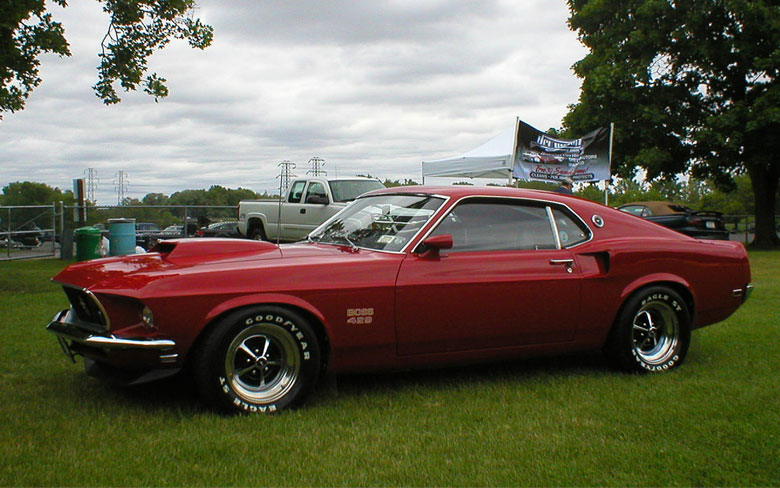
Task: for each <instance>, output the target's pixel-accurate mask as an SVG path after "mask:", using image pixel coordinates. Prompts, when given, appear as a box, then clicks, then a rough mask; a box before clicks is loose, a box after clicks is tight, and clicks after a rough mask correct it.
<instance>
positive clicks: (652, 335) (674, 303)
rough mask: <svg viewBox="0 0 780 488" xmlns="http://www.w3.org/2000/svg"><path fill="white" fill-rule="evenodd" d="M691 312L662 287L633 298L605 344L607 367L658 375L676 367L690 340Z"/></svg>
mask: <svg viewBox="0 0 780 488" xmlns="http://www.w3.org/2000/svg"><path fill="white" fill-rule="evenodd" d="M690 317H691V316H690V313H689V312H688V306H687V305H686V303H685V300H683V299H682V298H681V297H680V295H679V294H678V293H676V292H675V291H674V290H671V289H670V288H667V287H664V286H653V287H648V288H645V289H642V290H640V291H638V292H637V293H635V294H634V295H632V296H631V297H630V298H629V299H628V301H626V303H625V306H624V307H623V308H622V310H621V312H620V315H618V318H617V321H616V322H615V324H614V326H613V328H612V331H611V333H610V335H609V338H608V339H607V343H606V344H605V345H604V352H605V354H606V356H607V359H608V360H609V362H610V364H611V365H612V366H613V367H615V368H617V369H620V370H623V371H629V372H642V373H645V372H650V373H658V372H663V371H666V370H668V369H670V368H673V367H675V366H679V365H680V364H681V363H682V362H683V360H684V359H685V355H686V353H687V352H688V346H689V345H690V341H691V326H690V321H691V319H690Z"/></svg>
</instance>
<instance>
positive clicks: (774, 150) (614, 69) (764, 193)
mask: <svg viewBox="0 0 780 488" xmlns="http://www.w3.org/2000/svg"><path fill="white" fill-rule="evenodd" d="M568 3H569V8H570V11H571V17H570V19H569V24H570V26H571V28H572V29H573V30H575V31H576V32H577V33H578V35H579V39H580V41H581V42H582V43H583V44H585V46H586V47H588V48H589V50H590V52H589V54H588V55H587V56H585V58H583V59H582V60H580V61H579V62H577V63H576V64H575V66H574V70H575V73H576V74H577V76H579V77H581V78H582V79H583V83H582V91H581V94H580V99H579V103H577V104H576V105H573V106H571V107H570V111H569V113H568V114H567V115H566V117H565V119H564V125H565V127H566V128H567V130H568V131H569V132H571V133H582V132H584V131H587V130H591V129H592V128H593V127H598V126H604V125H606V124H608V123H610V122H614V123H615V140H614V147H613V168H614V171H615V173H616V174H617V175H619V176H621V177H623V178H631V177H632V176H633V175H634V173H635V171H636V169H637V168H639V167H641V168H644V169H645V170H646V172H647V178H648V179H649V180H650V181H657V180H659V179H666V180H670V181H671V180H674V178H675V177H676V175H678V174H680V173H684V172H688V171H690V175H691V176H692V177H693V178H695V179H698V180H703V179H708V180H710V181H712V182H713V183H714V184H715V186H717V187H718V188H719V189H721V190H724V191H727V190H731V189H733V188H734V187H735V181H734V179H733V178H734V176H735V175H738V174H742V173H745V172H747V173H748V174H749V175H750V179H751V183H752V186H753V190H754V194H755V197H756V205H755V207H756V218H757V224H758V229H757V240H759V241H761V242H763V243H766V244H770V245H771V244H774V245H777V244H778V243H780V240H778V239H777V236H776V235H775V230H774V213H773V212H774V209H775V203H776V198H777V194H778V182H779V181H780V162H778V157H777V156H778V154H780V138H778V137H777V134H778V133H780V86H778V75H780V51H779V50H778V48H777V46H780V5H778V4H777V2H775V1H772V0H752V1H749V2H748V1H745V0H733V1H732V0H695V1H689V2H668V1H666V0H629V1H625V2H614V1H587V0H568Z"/></svg>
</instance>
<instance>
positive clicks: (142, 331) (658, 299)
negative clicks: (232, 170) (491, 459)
mask: <svg viewBox="0 0 780 488" xmlns="http://www.w3.org/2000/svg"><path fill="white" fill-rule="evenodd" d="M53 280H54V281H56V282H58V283H61V284H62V285H63V288H64V290H65V293H66V294H67V296H68V298H69V300H70V302H71V307H70V309H68V310H63V311H62V312H60V313H59V314H57V316H56V317H55V318H54V320H53V321H52V322H51V323H50V324H49V325H48V330H50V331H51V332H53V333H54V334H56V335H57V336H58V338H59V340H60V343H61V344H62V346H63V348H64V350H65V352H66V353H67V354H68V355H69V356H70V357H71V358H73V356H76V355H81V356H83V357H84V361H85V365H86V367H87V370H88V372H90V373H92V374H95V375H110V376H111V377H114V378H121V379H123V380H125V381H127V382H131V383H132V382H143V381H149V380H153V379H157V378H161V377H164V376H167V375H171V374H174V373H177V372H179V371H180V370H182V369H186V370H188V371H189V372H190V373H191V374H192V376H193V377H194V379H195V384H196V385H197V388H198V389H199V391H200V393H201V395H202V397H203V398H204V399H205V400H206V401H208V402H209V403H211V404H213V405H215V406H217V407H219V408H222V409H226V410H237V411H247V412H256V411H260V412H274V411H277V410H280V409H282V408H285V407H290V406H293V405H295V404H298V403H300V402H301V401H302V400H303V399H304V397H305V396H306V394H307V393H308V392H309V391H310V390H311V389H312V386H313V385H314V384H315V383H316V382H317V380H318V378H320V377H321V375H322V374H323V372H324V371H325V370H326V368H327V370H328V371H330V372H334V373H345V372H357V371H361V372H363V371H367V370H387V369H408V368H413V367H428V366H433V365H448V364H464V363H467V362H477V361H493V360H500V359H506V358H513V357H518V356H526V355H537V354H552V353H562V352H565V351H575V350H592V349H603V350H604V352H605V354H606V356H607V358H608V359H609V362H610V363H611V364H612V365H614V366H616V367H617V368H619V369H623V370H628V371H648V372H660V371H665V370H667V369H669V368H672V367H675V366H677V365H679V364H680V363H681V362H682V361H683V359H684V358H685V354H686V351H687V349H688V344H689V342H690V334H691V331H692V330H693V329H696V328H699V327H702V326H705V325H708V324H712V323H715V322H718V321H721V320H723V319H725V318H726V317H728V316H729V315H731V314H732V313H733V312H734V311H735V310H736V309H737V308H738V307H739V306H740V305H741V304H742V303H743V302H744V301H745V300H746V299H747V297H748V295H749V293H750V291H751V288H752V287H751V285H750V268H749V265H748V259H747V254H746V252H745V249H744V247H743V246H742V245H741V244H739V243H734V242H720V241H717V242H714V241H700V240H696V239H693V238H691V237H687V236H684V235H682V234H679V233H677V232H674V231H672V230H669V229H666V228H663V227H661V226H658V225H655V224H652V223H649V222H646V221H645V220H643V219H641V218H639V217H635V216H633V215H629V214H626V213H624V212H620V211H618V210H614V209H611V208H608V207H605V206H603V205H599V204H597V203H593V202H589V201H586V200H581V199H579V198H576V197H571V196H566V195H561V194H556V193H550V192H544V191H534V190H516V189H510V188H480V187H424V186H423V187H407V188H389V189H385V190H378V191H374V192H371V193H369V194H366V195H364V196H362V197H361V198H359V199H357V200H356V201H355V202H353V203H352V204H351V205H349V206H348V207H347V208H345V209H344V210H343V211H341V212H339V213H338V214H337V215H335V216H334V217H332V218H331V219H330V220H328V221H326V222H325V223H323V224H322V225H321V226H320V227H319V228H317V229H316V230H315V231H313V232H312V233H311V234H310V235H309V236H308V239H307V241H303V242H300V243H295V244H285V245H281V246H277V245H274V244H271V243H269V242H258V241H250V240H238V239H181V240H169V241H161V242H160V243H159V244H158V245H157V246H156V247H154V248H153V249H152V251H151V252H149V253H147V254H140V255H134V256H126V257H118V258H106V259H96V260H93V261H87V262H84V263H78V264H74V265H71V266H68V267H67V268H66V269H65V270H63V271H62V272H61V273H59V274H58V275H57V276H55V277H54V278H53Z"/></svg>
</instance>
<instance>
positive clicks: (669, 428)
mask: <svg viewBox="0 0 780 488" xmlns="http://www.w3.org/2000/svg"><path fill="white" fill-rule="evenodd" d="M750 257H751V265H752V270H753V283H754V284H755V285H756V290H755V292H754V294H753V296H752V298H751V299H750V301H748V303H747V304H746V305H745V306H744V307H742V308H741V309H740V310H739V311H738V312H737V313H736V314H735V315H733V316H732V317H730V318H729V319H728V320H726V321H725V322H723V323H720V324H717V325H714V326H710V327H706V328H704V329H701V330H698V331H696V332H694V333H693V342H692V345H691V349H690V352H689V354H688V358H687V360H686V363H685V364H684V365H683V366H682V367H680V368H678V369H677V370H675V371H673V372H671V373H667V374H662V375H647V376H639V375H625V374H620V373H615V372H613V371H610V370H608V369H607V367H606V365H605V363H604V361H603V360H602V358H601V357H600V355H598V354H584V355H575V356H566V357H563V358H561V357H558V358H548V359H537V360H530V361H517V362H512V363H507V364H500V365H490V366H481V367H476V368H475V367H471V368H461V369H447V370H438V371H424V372H414V373H403V374H393V375H390V374H388V375H371V376H358V377H340V378H339V379H338V391H337V392H336V391H334V390H333V389H329V390H327V391H320V392H315V394H314V395H313V396H312V397H311V398H310V401H309V402H308V403H307V404H306V405H305V406H304V407H303V408H301V409H298V410H295V411H290V412H284V413H282V414H280V415H276V416H236V417H228V416H222V415H219V414H215V413H213V412H211V411H209V410H207V409H205V408H203V407H202V406H201V405H200V403H199V402H198V400H197V398H196V397H195V396H194V395H193V393H192V392H190V391H189V390H188V389H187V387H186V386H185V385H182V384H179V383H178V382H176V381H168V382H165V383H159V384H154V385H147V386H144V387H138V388H133V389H123V388H118V387H113V386H109V385H106V384H103V383H101V382H99V381H97V380H95V379H92V378H89V377H87V376H86V375H85V374H84V371H83V367H82V365H81V363H80V362H79V364H78V365H72V364H70V363H69V362H68V361H67V360H66V359H65V357H64V355H62V353H61V352H60V350H59V346H58V345H57V342H56V340H55V338H54V336H52V335H51V334H49V333H47V332H45V330H44V325H45V324H46V323H47V322H48V320H50V319H51V317H52V316H53V315H54V313H55V312H56V311H58V310H60V309H62V308H65V307H66V306H67V302H66V299H65V295H64V294H63V293H62V291H61V290H60V289H59V288H58V287H57V286H55V285H53V284H51V283H49V281H48V279H49V278H50V277H51V276H52V275H53V274H54V273H55V272H56V271H58V270H59V269H60V268H61V267H62V266H63V264H62V262H60V261H56V260H39V261H25V262H5V263H0V296H1V297H2V298H1V299H0V314H2V315H1V316H2V321H0V333H1V334H0V336H1V337H2V339H3V343H2V347H1V348H0V351H2V353H1V354H0V366H1V368H0V392H2V401H0V425H2V427H0V485H2V486H30V485H35V486H52V485H57V486H83V485H104V486H115V485H120V486H145V485H155V486H171V485H173V486H181V485H240V486H260V485H262V486H265V485H275V486H301V485H304V486H310V485H316V486H331V485H339V486H366V485H404V486H420V485H435V486H497V485H513V486H517V485H522V486H529V485H531V486H539V485H546V486H669V485H673V486H778V485H780V401H778V395H779V394H780V375H779V374H778V366H779V365H780V350H779V349H778V345H780V277H779V276H778V271H779V270H780V253H779V252H751V255H750Z"/></svg>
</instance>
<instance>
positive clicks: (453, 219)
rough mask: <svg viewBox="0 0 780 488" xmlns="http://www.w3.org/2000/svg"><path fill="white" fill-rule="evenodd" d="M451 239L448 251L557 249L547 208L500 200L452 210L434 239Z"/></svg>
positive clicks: (467, 202)
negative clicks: (440, 237)
mask: <svg viewBox="0 0 780 488" xmlns="http://www.w3.org/2000/svg"><path fill="white" fill-rule="evenodd" d="M441 234H450V235H452V241H453V247H452V249H451V250H450V251H449V252H451V253H455V252H468V251H511V250H537V249H556V247H557V246H556V242H555V236H554V234H553V231H552V226H551V224H550V219H549V217H548V215H547V209H546V207H540V206H533V205H527V204H520V203H517V202H516V201H506V200H497V199H484V200H482V199H480V200H467V201H465V202H463V203H460V204H458V205H457V206H456V207H455V209H454V210H452V211H451V212H450V213H449V214H448V215H447V216H446V217H445V218H444V220H442V222H441V223H440V224H439V226H438V227H437V228H436V230H435V231H434V232H433V234H432V235H441Z"/></svg>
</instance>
